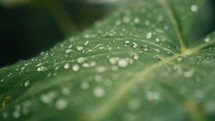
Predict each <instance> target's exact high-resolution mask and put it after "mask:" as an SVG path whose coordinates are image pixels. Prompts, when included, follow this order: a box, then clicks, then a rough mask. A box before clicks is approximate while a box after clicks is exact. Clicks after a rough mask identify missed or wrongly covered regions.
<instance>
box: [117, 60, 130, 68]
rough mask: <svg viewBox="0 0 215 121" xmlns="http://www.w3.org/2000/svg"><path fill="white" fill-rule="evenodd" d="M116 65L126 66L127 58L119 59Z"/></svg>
mask: <svg viewBox="0 0 215 121" xmlns="http://www.w3.org/2000/svg"><path fill="white" fill-rule="evenodd" d="M118 66H119V67H127V66H128V62H127V60H126V59H119V61H118Z"/></svg>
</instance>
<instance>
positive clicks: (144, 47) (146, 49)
mask: <svg viewBox="0 0 215 121" xmlns="http://www.w3.org/2000/svg"><path fill="white" fill-rule="evenodd" d="M140 49H141V50H143V51H144V52H148V51H150V47H149V46H147V45H142V46H141V47H140Z"/></svg>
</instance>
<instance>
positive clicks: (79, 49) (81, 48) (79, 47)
mask: <svg viewBox="0 0 215 121" xmlns="http://www.w3.org/2000/svg"><path fill="white" fill-rule="evenodd" d="M76 49H77V50H78V51H81V50H83V49H84V47H82V46H77V47H76Z"/></svg>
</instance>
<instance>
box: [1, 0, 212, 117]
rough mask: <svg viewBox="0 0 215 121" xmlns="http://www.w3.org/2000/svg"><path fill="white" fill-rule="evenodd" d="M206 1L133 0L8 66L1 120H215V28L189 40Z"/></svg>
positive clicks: (3, 78)
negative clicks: (40, 50)
mask: <svg viewBox="0 0 215 121" xmlns="http://www.w3.org/2000/svg"><path fill="white" fill-rule="evenodd" d="M201 4H202V1H201V0H151V1H149V0H132V1H130V2H128V4H127V5H126V6H124V7H121V8H120V9H119V10H118V11H116V12H114V13H113V14H112V15H110V16H109V17H107V18H106V19H105V21H101V22H97V23H96V24H95V27H93V28H92V29H90V30H88V31H85V32H84V33H83V34H81V35H79V36H76V37H72V38H69V39H68V40H65V41H64V42H63V43H60V44H58V45H56V46H55V47H53V48H52V49H51V50H50V51H47V52H42V53H41V54H40V55H39V56H38V57H36V58H32V59H31V60H28V61H21V62H19V63H17V64H15V65H12V66H9V67H5V68H2V69H1V70H0V92H1V93H0V102H1V109H0V111H1V116H0V120H1V121H2V120H6V121H12V120H19V121H25V120H26V121H59V120H62V121H213V120H214V115H215V93H214V92H213V89H214V88H215V81H214V78H215V57H214V55H215V46H214V42H215V41H214V39H215V34H214V33H211V34H209V35H208V36H206V37H205V38H202V39H199V40H195V41H193V40H192V41H193V42H195V43H192V44H190V45H188V44H187V43H188V42H189V41H191V40H189V39H188V38H190V35H189V33H190V31H191V26H192V21H193V19H194V18H195V15H196V13H197V12H198V10H199V9H200V5H201ZM192 31H194V30H192ZM41 44H42V43H41Z"/></svg>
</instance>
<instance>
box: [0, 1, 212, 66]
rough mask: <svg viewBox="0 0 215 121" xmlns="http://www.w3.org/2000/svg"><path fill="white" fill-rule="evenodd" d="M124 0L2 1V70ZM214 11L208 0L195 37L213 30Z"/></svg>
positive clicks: (78, 29) (79, 29)
mask: <svg viewBox="0 0 215 121" xmlns="http://www.w3.org/2000/svg"><path fill="white" fill-rule="evenodd" d="M125 1H126V0H0V58H1V59H0V67H3V66H6V65H9V64H13V63H15V62H17V61H18V60H23V59H29V58H31V57H34V56H36V55H37V54H38V53H39V52H41V51H44V50H47V49H49V48H50V47H52V46H53V45H54V44H56V43H58V42H60V41H62V40H64V39H65V38H67V37H69V36H73V35H77V34H79V33H81V32H82V31H84V30H85V29H86V28H89V27H91V26H92V25H93V23H94V22H95V21H97V20H99V19H101V18H103V17H104V16H106V15H107V14H109V13H111V12H112V11H114V10H116V8H117V7H118V6H120V5H123V4H122V3H123V2H125ZM214 8H215V1H214V0H208V3H207V4H205V6H204V10H202V11H201V12H200V14H199V15H198V17H197V19H196V21H195V25H194V29H195V30H197V31H195V33H192V34H193V36H194V38H198V37H201V36H203V35H205V34H207V33H209V32H211V31H213V30H214V28H215V19H214V18H215V9H214ZM199 23H201V24H199ZM196 25H197V26H196ZM196 28H198V29H196ZM199 28H201V29H199Z"/></svg>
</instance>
